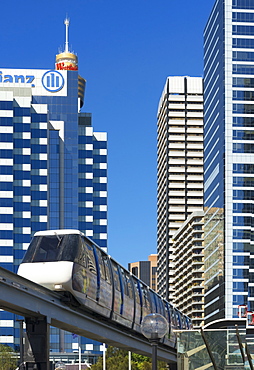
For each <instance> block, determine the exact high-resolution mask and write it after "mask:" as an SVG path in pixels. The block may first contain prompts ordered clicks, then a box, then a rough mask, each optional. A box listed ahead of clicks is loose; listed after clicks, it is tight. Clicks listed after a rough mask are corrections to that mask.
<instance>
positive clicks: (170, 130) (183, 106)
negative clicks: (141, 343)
mask: <svg viewBox="0 0 254 370" xmlns="http://www.w3.org/2000/svg"><path fill="white" fill-rule="evenodd" d="M157 147H158V150H157V183H158V185H157V252H158V272H157V274H158V275H157V279H158V292H159V293H160V294H162V295H163V296H164V297H165V298H166V299H169V300H170V301H172V300H173V298H174V280H173V279H174V264H173V249H172V245H173V242H172V236H173V235H174V233H175V232H176V231H177V230H178V228H179V227H180V226H181V225H182V224H183V222H184V221H185V220H186V219H187V217H188V216H189V215H190V214H191V213H192V212H194V211H198V210H203V80H202V78H201V77H168V78H167V81H166V84H165V87H164V90H163V92H162V96H161V99H160V102H159V107H158V119H157Z"/></svg>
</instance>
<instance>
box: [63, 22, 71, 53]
mask: <svg viewBox="0 0 254 370" xmlns="http://www.w3.org/2000/svg"><path fill="white" fill-rule="evenodd" d="M64 24H65V53H69V41H68V36H69V34H68V31H69V30H68V28H69V24H70V20H69V19H68V18H67V17H66V18H65V20H64Z"/></svg>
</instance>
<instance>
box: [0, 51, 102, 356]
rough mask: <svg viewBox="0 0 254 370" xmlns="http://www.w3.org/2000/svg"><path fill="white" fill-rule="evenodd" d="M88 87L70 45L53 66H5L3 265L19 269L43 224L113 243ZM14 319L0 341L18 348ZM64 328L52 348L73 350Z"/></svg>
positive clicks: (0, 86) (4, 318)
mask: <svg viewBox="0 0 254 370" xmlns="http://www.w3.org/2000/svg"><path fill="white" fill-rule="evenodd" d="M84 89H85V80H84V79H83V78H82V77H80V76H79V74H78V65H77V57H76V55H74V54H72V53H70V52H69V51H68V46H67V48H66V49H65V52H64V53H61V54H59V55H57V59H56V68H55V69H53V70H48V69H45V70H40V69H22V70H20V69H1V70H0V265H1V266H2V267H4V268H6V269H9V270H11V271H13V272H16V271H17V267H18V265H19V263H20V262H21V260H22V257H23V255H24V253H25V250H26V249H27V247H28V244H29V242H30V240H31V236H32V235H33V234H34V233H35V232H36V231H39V230H45V229H63V228H65V229H80V230H81V231H83V232H84V233H85V234H86V235H87V236H89V237H90V238H92V239H93V240H94V241H95V242H96V243H97V244H99V245H100V246H101V247H102V248H104V249H106V248H107V135H106V133H99V132H94V131H93V127H92V123H91V114H87V113H81V112H80V108H81V106H82V105H83V100H84ZM15 320H16V316H15V315H13V314H11V313H8V312H4V311H1V312H0V343H5V344H8V345H11V346H13V347H14V348H17V346H18V344H19V330H18V328H19V324H18V323H17V322H16V321H15ZM58 334H59V330H58V329H53V330H52V335H51V350H52V351H59V350H63V349H64V351H72V342H73V340H72V338H71V337H70V336H69V337H67V336H66V338H65V339H64V337H63V335H62V338H63V340H60V341H59V335H58ZM89 343H91V342H89Z"/></svg>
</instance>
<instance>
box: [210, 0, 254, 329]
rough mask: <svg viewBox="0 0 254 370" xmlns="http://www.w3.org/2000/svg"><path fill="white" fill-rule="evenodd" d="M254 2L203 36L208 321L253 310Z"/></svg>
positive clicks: (220, 7)
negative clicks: (245, 308) (239, 307)
mask: <svg viewBox="0 0 254 370" xmlns="http://www.w3.org/2000/svg"><path fill="white" fill-rule="evenodd" d="M253 21H254V0H217V1H216V2H215V5H214V7H213V10H212V12H211V15H210V18H209V20H208V23H207V25H206V28H205V31H204V107H205V123H204V176H205V189H204V190H205V192H204V203H205V226H204V229H205V230H204V231H205V250H204V253H205V286H206V292H205V322H206V323H208V322H211V321H214V320H217V319H230V318H236V317H237V315H238V306H239V305H246V306H247V309H248V310H249V311H254V229H253V227H254V221H253V220H254V207H253V194H254V190H253V189H254V187H253V186H254V99H253V98H254V94H253V88H254V23H253Z"/></svg>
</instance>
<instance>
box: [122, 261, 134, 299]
mask: <svg viewBox="0 0 254 370" xmlns="http://www.w3.org/2000/svg"><path fill="white" fill-rule="evenodd" d="M120 272H121V275H122V283H123V291H124V294H125V295H127V296H128V297H130V298H133V290H132V284H131V280H130V276H129V274H127V273H126V272H125V271H124V270H123V269H122V268H121V267H120Z"/></svg>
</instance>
